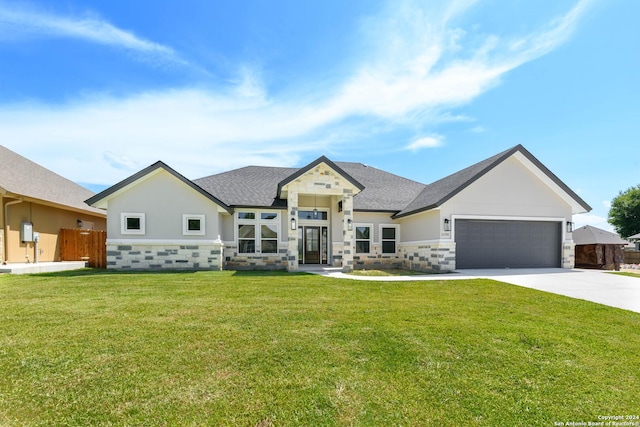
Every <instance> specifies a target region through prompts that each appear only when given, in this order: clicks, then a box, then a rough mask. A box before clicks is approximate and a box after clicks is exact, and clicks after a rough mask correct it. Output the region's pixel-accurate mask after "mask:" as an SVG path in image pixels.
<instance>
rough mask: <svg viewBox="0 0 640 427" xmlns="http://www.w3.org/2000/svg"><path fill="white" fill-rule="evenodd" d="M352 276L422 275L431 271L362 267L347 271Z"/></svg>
mask: <svg viewBox="0 0 640 427" xmlns="http://www.w3.org/2000/svg"><path fill="white" fill-rule="evenodd" d="M349 274H351V275H353V276H370V277H378V276H424V275H425V274H433V273H425V272H421V271H414V270H401V269H399V268H387V269H379V270H376V269H371V270H369V269H363V270H353V271H352V272H351V273H349Z"/></svg>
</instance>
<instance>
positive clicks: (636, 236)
mask: <svg viewBox="0 0 640 427" xmlns="http://www.w3.org/2000/svg"><path fill="white" fill-rule="evenodd" d="M627 239H629V240H640V233H638V234H634V235H633V236H629V237H627Z"/></svg>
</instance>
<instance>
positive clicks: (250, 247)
mask: <svg viewBox="0 0 640 427" xmlns="http://www.w3.org/2000/svg"><path fill="white" fill-rule="evenodd" d="M238 252H240V253H243V254H253V253H255V252H256V226H255V225H252V224H240V225H238Z"/></svg>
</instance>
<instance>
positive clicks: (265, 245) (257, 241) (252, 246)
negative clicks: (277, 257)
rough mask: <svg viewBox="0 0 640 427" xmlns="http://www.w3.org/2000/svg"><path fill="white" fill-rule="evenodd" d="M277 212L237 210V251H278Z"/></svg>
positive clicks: (274, 252)
mask: <svg viewBox="0 0 640 427" xmlns="http://www.w3.org/2000/svg"><path fill="white" fill-rule="evenodd" d="M278 219H279V213H278V212H238V253H243V254H253V253H263V254H277V253H278V231H279V222H278Z"/></svg>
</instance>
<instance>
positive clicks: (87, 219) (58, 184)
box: [0, 145, 106, 263]
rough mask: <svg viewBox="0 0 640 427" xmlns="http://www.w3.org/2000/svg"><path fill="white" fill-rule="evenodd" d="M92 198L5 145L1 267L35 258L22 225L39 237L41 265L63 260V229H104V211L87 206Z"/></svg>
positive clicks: (0, 155)
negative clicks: (61, 237)
mask: <svg viewBox="0 0 640 427" xmlns="http://www.w3.org/2000/svg"><path fill="white" fill-rule="evenodd" d="M93 194H94V193H93V192H91V191H89V190H87V189H86V188H84V187H82V186H80V185H78V184H75V183H73V182H71V181H69V180H68V179H66V178H63V177H61V176H60V175H57V174H56V173H54V172H51V171H50V170H48V169H45V168H43V167H42V166H40V165H38V164H36V163H34V162H32V161H30V160H28V159H26V158H24V157H22V156H20V155H18V154H16V153H14V152H13V151H11V150H9V149H7V148H5V147H3V146H1V145H0V206H1V209H0V224H1V226H2V229H1V230H0V263H7V262H10V263H11V262H27V261H29V262H33V261H34V260H35V259H36V252H35V246H36V245H35V242H33V241H26V242H23V240H24V239H25V236H24V235H23V227H24V228H25V231H31V232H35V233H36V235H39V241H38V254H37V255H38V260H39V261H59V260H60V242H59V239H58V235H59V232H60V229H61V228H88V229H96V230H105V229H106V215H105V213H104V211H102V210H100V209H95V208H92V207H89V206H87V205H86V203H84V200H86V199H87V197H90V196H91V195H93ZM23 224H25V225H26V227H25V226H23ZM26 240H32V239H31V238H27V239H26Z"/></svg>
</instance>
